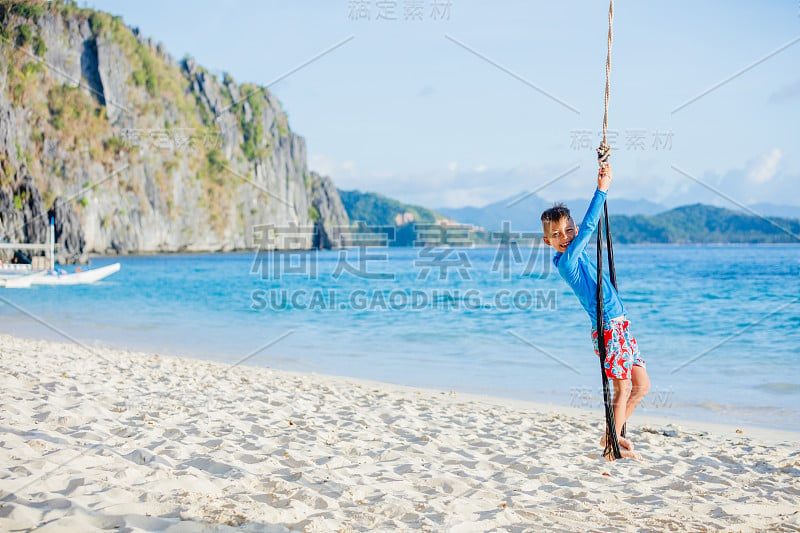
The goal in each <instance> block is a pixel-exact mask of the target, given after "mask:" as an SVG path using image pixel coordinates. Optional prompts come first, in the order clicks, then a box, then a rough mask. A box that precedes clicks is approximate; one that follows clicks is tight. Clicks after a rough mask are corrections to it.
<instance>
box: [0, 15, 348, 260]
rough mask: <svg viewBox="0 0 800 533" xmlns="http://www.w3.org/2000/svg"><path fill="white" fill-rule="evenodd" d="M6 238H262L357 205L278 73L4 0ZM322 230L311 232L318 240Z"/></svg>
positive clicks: (130, 245)
mask: <svg viewBox="0 0 800 533" xmlns="http://www.w3.org/2000/svg"><path fill="white" fill-rule="evenodd" d="M0 23H2V34H0V39H1V40H2V42H1V43H0V44H2V49H1V50H0V237H2V238H7V239H10V240H13V241H27V242H44V240H43V233H42V232H43V231H44V232H45V233H46V225H47V221H48V218H49V217H55V221H56V236H57V239H58V244H59V249H60V255H59V259H60V260H61V261H69V260H73V261H74V260H79V259H80V258H81V257H82V255H83V254H85V253H135V252H168V251H226V250H233V249H244V248H250V247H253V246H255V245H257V244H258V243H257V242H254V231H253V228H255V227H257V226H263V225H265V224H272V225H275V226H290V225H297V226H299V227H308V226H312V225H315V226H316V227H317V230H318V232H317V233H318V235H319V237H317V238H316V239H315V241H316V242H317V244H318V245H320V246H335V245H336V239H332V238H331V235H332V234H333V233H334V226H338V225H341V224H342V223H344V224H346V223H347V214H346V212H345V211H344V208H343V207H342V204H341V201H340V200H339V197H338V193H337V192H336V188H335V187H333V186H332V184H330V182H329V180H325V179H322V178H320V177H318V176H314V175H312V173H311V172H310V171H309V169H308V167H307V162H306V147H305V141H304V140H303V138H302V137H300V136H298V135H296V134H295V133H293V132H292V131H291V130H290V129H289V125H288V120H287V117H286V113H285V112H284V110H283V109H282V108H281V105H280V103H279V102H278V100H277V99H276V98H275V96H274V95H272V94H271V93H270V92H269V91H268V90H267V89H266V88H264V87H259V86H256V85H251V84H237V83H236V82H234V80H233V79H231V78H230V77H229V76H227V75H225V76H223V79H219V77H217V76H214V75H211V74H210V73H209V72H208V71H206V70H205V69H203V68H202V67H201V66H199V65H197V64H195V62H194V61H193V60H192V59H191V58H190V57H186V58H184V59H182V60H180V61H176V60H175V59H173V58H172V57H170V56H169V55H168V54H166V52H165V51H164V49H163V47H162V46H161V45H157V44H154V43H153V42H152V41H151V40H149V39H145V38H144V37H142V36H141V35H140V34H139V32H138V30H136V29H135V28H134V29H132V28H129V27H127V26H125V25H124V24H123V22H122V21H121V20H120V19H119V18H117V17H112V16H110V15H108V14H106V13H102V12H97V11H93V10H90V9H79V8H77V7H76V5H75V3H74V2H67V1H63V0H62V1H52V2H13V1H9V0H3V1H1V2H0ZM311 245H312V243H311V242H309V246H311Z"/></svg>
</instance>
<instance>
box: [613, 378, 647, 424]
mask: <svg viewBox="0 0 800 533" xmlns="http://www.w3.org/2000/svg"><path fill="white" fill-rule="evenodd" d="M631 380H632V381H633V386H632V387H631V393H630V396H629V397H628V401H627V403H626V405H625V421H626V422H627V420H628V419H629V418H630V417H631V415H632V414H633V411H634V410H635V409H636V407H638V406H639V402H641V401H642V398H644V397H645V396H646V395H647V393H648V392H649V391H650V377H649V376H648V375H647V369H646V368H645V367H643V366H638V365H633V368H632V369H631ZM615 390H616V389H615ZM614 416H615V417H616V416H617V411H616V410H615V411H614ZM620 427H621V426H620Z"/></svg>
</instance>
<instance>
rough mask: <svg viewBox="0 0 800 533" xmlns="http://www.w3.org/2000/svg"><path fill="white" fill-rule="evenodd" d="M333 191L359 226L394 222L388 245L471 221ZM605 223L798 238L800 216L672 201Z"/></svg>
mask: <svg viewBox="0 0 800 533" xmlns="http://www.w3.org/2000/svg"><path fill="white" fill-rule="evenodd" d="M339 195H340V197H341V199H342V204H343V205H344V208H345V210H346V211H347V214H348V216H349V218H350V220H351V221H353V222H356V221H358V222H360V223H362V225H363V226H364V227H378V226H395V227H396V228H397V236H396V238H395V240H394V241H393V242H392V243H391V245H393V246H411V245H413V244H415V242H416V243H419V240H418V235H417V231H416V226H417V224H426V225H430V224H440V225H443V226H456V225H458V224H459V223H461V224H465V225H471V224H470V221H468V220H453V219H450V218H448V217H446V216H444V215H442V214H440V213H439V212H437V211H435V210H433V209H429V208H426V207H421V206H417V205H410V204H405V203H403V202H400V201H398V200H394V199H392V198H388V197H386V196H383V195H380V194H376V193H371V192H360V191H342V190H340V191H339ZM538 214H539V213H538V212H535V213H534V212H532V213H531V214H530V216H529V218H527V220H530V221H535V220H538ZM610 225H611V230H612V234H613V236H614V240H615V242H618V243H622V244H717V243H718V244H727V243H800V220H797V219H790V218H781V217H764V216H759V215H757V214H750V213H747V212H742V211H733V210H731V209H725V208H721V207H714V206H710V205H704V204H693V205H686V206H681V207H676V208H674V209H670V210H668V211H664V212H662V213H658V214H655V215H613V214H612V215H611V216H610ZM502 227H503V221H502V220H500V219H498V220H497V221H496V222H495V223H494V228H483V227H477V226H473V227H472V229H471V236H472V238H471V240H472V242H473V243H475V244H491V243H497V242H500V241H501V239H502V235H501V234H500V232H499V231H498V230H499V229H500V228H502ZM511 228H512V233H513V232H522V233H523V235H522V236H521V238H517V239H516V240H519V241H525V240H530V239H531V236H530V234H531V233H533V232H535V233H540V232H541V228H540V227H538V226H536V227H533V223H532V222H530V223H527V224H526V225H525V226H517V225H512V226H511ZM525 233H527V235H525ZM526 237H527V238H526Z"/></svg>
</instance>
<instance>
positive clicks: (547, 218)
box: [542, 202, 572, 226]
mask: <svg viewBox="0 0 800 533" xmlns="http://www.w3.org/2000/svg"><path fill="white" fill-rule="evenodd" d="M562 218H572V215H570V213H569V208H568V207H567V206H565V205H564V204H563V203H561V202H559V203H557V204H555V205H554V206H553V207H551V208H550V209H547V210H545V212H544V213H542V226H544V225H545V224H549V223H552V222H558V221H559V220H561V219H562Z"/></svg>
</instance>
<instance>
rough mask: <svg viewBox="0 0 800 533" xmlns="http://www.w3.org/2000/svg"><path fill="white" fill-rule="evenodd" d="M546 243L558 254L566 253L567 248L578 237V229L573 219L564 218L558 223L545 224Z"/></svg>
mask: <svg viewBox="0 0 800 533" xmlns="http://www.w3.org/2000/svg"><path fill="white" fill-rule="evenodd" d="M543 229H544V242H545V244H547V245H549V246H552V247H553V248H555V250H556V251H557V252H562V253H563V252H566V251H567V247H568V246H569V245H570V244H571V243H572V240H573V239H574V238H575V237H576V236H577V235H578V228H577V226H575V222H574V221H573V220H572V217H564V218H562V219H561V220H558V221H557V222H545V223H544V227H543Z"/></svg>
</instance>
